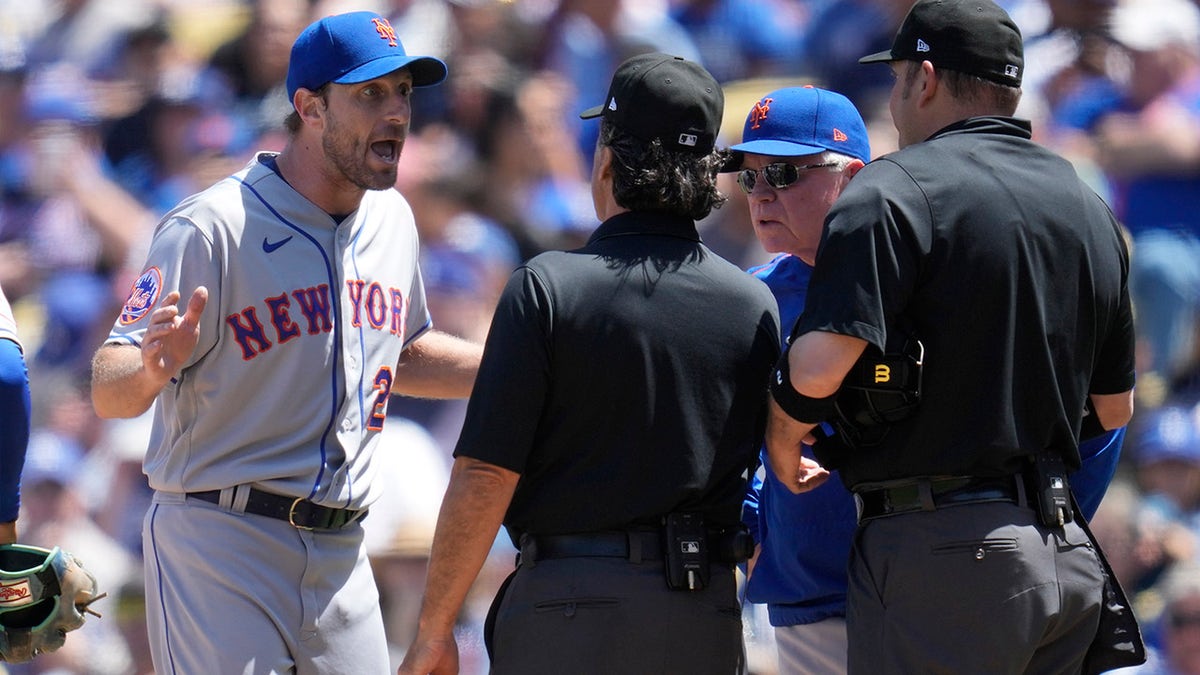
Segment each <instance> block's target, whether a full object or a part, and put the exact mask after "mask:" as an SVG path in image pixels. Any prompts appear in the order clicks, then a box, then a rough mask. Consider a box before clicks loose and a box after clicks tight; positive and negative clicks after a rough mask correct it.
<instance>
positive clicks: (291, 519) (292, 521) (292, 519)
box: [288, 497, 314, 532]
mask: <svg viewBox="0 0 1200 675" xmlns="http://www.w3.org/2000/svg"><path fill="white" fill-rule="evenodd" d="M302 502H304V499H303V498H301V497H297V498H296V499H295V500H294V501H293V502H292V507H291V508H289V509H288V525H291V526H292V527H294V528H296V529H297V530H307V531H309V532H312V531H313V529H314V528H313V527H312V526H311V525H301V524H299V523H297V522H296V507H297V506H299V505H300V504H301V503H302Z"/></svg>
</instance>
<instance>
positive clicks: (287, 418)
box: [108, 153, 431, 509]
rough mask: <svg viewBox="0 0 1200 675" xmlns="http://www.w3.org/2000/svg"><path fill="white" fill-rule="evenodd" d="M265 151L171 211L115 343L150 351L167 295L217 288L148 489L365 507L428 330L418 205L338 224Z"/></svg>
mask: <svg viewBox="0 0 1200 675" xmlns="http://www.w3.org/2000/svg"><path fill="white" fill-rule="evenodd" d="M268 156H269V154H266V153H264V154H260V155H259V156H258V157H256V158H255V159H254V160H253V161H251V162H250V164H249V165H247V166H246V167H245V168H244V169H243V170H242V171H240V172H239V173H236V174H234V175H233V176H230V177H229V178H226V179H224V180H222V181H220V182H218V183H216V184H215V185H214V186H212V187H211V188H209V189H208V190H205V191H204V192H201V193H200V194H198V195H195V196H193V197H190V198H188V199H186V200H185V201H183V202H182V203H180V204H179V206H177V207H176V208H175V209H174V210H172V211H171V212H170V213H168V214H167V215H166V216H164V218H163V219H162V221H161V222H160V224H159V225H158V227H157V229H156V230H155V232H154V238H153V241H152V243H151V246H150V252H149V255H148V261H147V263H146V267H145V270H144V272H143V273H142V275H141V277H140V278H138V280H137V281H136V282H135V283H134V285H133V288H132V290H131V292H130V295H129V299H128V300H127V302H126V304H125V307H124V308H123V309H122V312H121V315H120V316H119V317H118V319H117V321H116V324H115V325H114V327H113V330H112V332H111V333H110V335H109V338H108V342H109V343H127V344H140V342H141V340H142V337H143V335H144V333H145V330H146V328H147V326H148V324H149V317H150V314H151V312H152V311H153V310H154V308H155V307H156V306H157V305H158V303H159V302H161V299H162V297H163V296H165V295H166V294H167V293H168V292H170V291H172V290H178V291H179V293H180V294H181V296H182V298H183V299H182V300H181V303H183V304H186V302H187V298H188V297H189V296H190V294H191V293H192V291H193V289H195V288H196V287H197V286H205V287H207V288H208V291H209V300H208V305H207V307H206V308H205V310H204V312H203V314H202V316H201V319H200V339H199V344H198V345H197V346H196V349H195V352H194V353H193V355H192V358H191V360H190V361H189V362H188V363H186V364H185V366H184V367H183V369H182V370H181V371H180V373H179V376H178V377H177V378H176V379H174V380H172V381H171V382H170V383H169V384H168V385H167V386H166V387H164V389H163V391H162V392H161V394H160V395H159V397H158V406H157V413H156V415H157V417H156V419H155V423H154V430H153V433H152V436H151V442H150V448H149V452H148V453H147V455H146V460H145V470H146V473H147V475H148V476H149V482H150V486H151V487H153V488H154V489H156V490H161V491H167V492H193V491H201V490H215V489H224V488H229V487H232V486H236V485H242V484H253V485H255V486H257V487H260V488H262V489H265V490H268V491H271V492H275V493H279V494H286V495H291V496H295V497H305V498H309V499H311V500H313V501H315V502H317V503H320V504H324V505H327V506H333V507H340V508H352V509H361V508H363V507H365V506H367V505H369V504H370V503H371V502H373V501H374V500H375V499H376V498H377V497H378V493H379V491H380V490H381V489H382V486H381V485H376V483H377V481H375V480H374V474H375V469H376V464H375V463H373V462H371V453H372V451H373V449H374V447H375V445H376V441H377V439H378V435H379V431H380V430H381V429H382V428H383V424H384V417H385V413H386V409H387V402H388V396H389V394H390V393H391V391H392V388H393V382H394V379H395V377H396V364H397V362H398V360H399V357H400V353H401V351H402V350H403V349H404V348H405V347H406V346H407V345H409V344H411V343H412V341H413V340H414V339H416V338H417V337H418V336H419V335H420V334H421V333H423V332H424V331H425V330H426V329H428V328H429V327H430V326H431V321H430V317H429V312H428V310H427V308H426V305H425V290H424V286H423V284H422V281H421V274H420V270H419V268H418V266H417V250H418V246H417V233H416V228H415V226H414V223H413V216H412V210H411V209H410V208H409V205H408V203H407V202H406V201H405V200H404V198H403V197H402V196H401V195H400V194H399V193H398V192H396V191H395V190H384V191H368V192H367V193H366V195H365V196H364V197H363V200H362V203H361V205H360V206H359V208H358V209H357V210H356V211H354V212H353V213H351V214H349V215H348V216H347V217H346V218H345V220H343V221H342V222H341V223H340V224H338V223H336V222H335V220H334V219H333V218H331V217H330V216H329V215H328V214H326V213H325V212H324V211H322V210H321V209H320V208H318V207H317V206H316V205H314V204H313V203H311V202H309V201H308V200H306V199H304V198H303V197H302V196H300V195H299V194H298V193H296V191H295V190H293V189H292V187H291V186H289V185H288V184H287V183H286V182H285V181H284V180H283V179H282V178H281V177H280V176H279V175H278V174H277V173H276V172H275V171H273V170H272V169H271V168H270V167H269V166H267V165H265V164H263V160H264V159H266V157H268Z"/></svg>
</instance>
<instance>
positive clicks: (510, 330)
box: [400, 54, 779, 675]
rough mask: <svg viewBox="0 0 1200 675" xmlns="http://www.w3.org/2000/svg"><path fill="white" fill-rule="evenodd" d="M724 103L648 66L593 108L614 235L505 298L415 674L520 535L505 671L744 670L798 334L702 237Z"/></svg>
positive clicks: (663, 68)
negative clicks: (747, 525)
mask: <svg viewBox="0 0 1200 675" xmlns="http://www.w3.org/2000/svg"><path fill="white" fill-rule="evenodd" d="M723 104H724V95H723V94H722V92H721V89H720V87H719V85H718V84H717V82H716V81H715V80H714V79H713V78H712V76H711V75H709V74H708V73H707V72H705V71H704V70H703V69H702V68H701V67H700V66H698V65H696V64H694V63H691V62H688V61H685V60H683V59H680V58H677V57H672V56H667V55H664V54H645V55H641V56H636V57H633V58H631V59H629V60H628V61H626V62H625V63H623V64H622V65H621V66H620V67H619V68H618V70H617V72H616V74H615V75H614V77H613V80H612V83H611V86H610V89H609V94H608V97H607V99H606V100H605V101H604V102H603V104H601V105H600V106H597V107H596V108H594V109H592V110H589V111H585V112H584V113H583V115H582V117H584V118H592V117H600V118H601V121H600V125H601V126H600V138H599V141H598V143H597V146H596V152H595V156H594V159H593V161H594V168H593V171H592V195H593V200H594V202H595V207H596V215H597V216H598V217H599V218H600V219H601V220H602V221H603V222H602V224H601V225H600V226H599V228H598V229H597V230H596V231H595V233H594V234H593V235H592V236H591V238H590V239H589V241H588V243H587V244H586V245H585V246H584V247H583V248H580V249H578V250H574V251H566V252H550V253H544V254H542V255H539V256H537V257H535V258H533V259H532V260H530V261H529V262H528V263H526V264H525V265H524V266H522V267H520V268H519V269H518V270H517V271H516V272H515V273H514V274H513V276H512V278H511V279H510V280H509V283H508V287H507V288H506V289H505V291H504V294H503V296H502V298H501V299H500V303H499V306H498V307H497V309H496V314H495V317H494V319H493V322H492V326H491V330H490V332H489V334H488V338H487V342H486V346H485V348H484V355H483V361H482V364H481V365H480V370H479V376H478V378H477V380H476V383H475V389H474V392H473V393H472V396H471V401H470V405H469V407H468V410H467V417H466V421H465V423H464V427H463V431H462V436H461V437H460V438H459V441H458V446H457V448H456V449H455V458H456V459H455V463H454V469H453V473H452V476H451V481H450V486H449V488H448V490H447V493H446V497H445V500H444V502H443V504H442V511H441V515H440V517H439V519H438V525H437V533H436V536H435V538H434V543H433V551H432V557H431V560H430V567H429V576H428V581H427V585H426V590H425V598H424V602H423V605H422V612H421V619H420V630H419V632H418V636H417V639H416V641H415V642H414V644H413V646H412V648H411V649H410V650H409V652H408V654H407V655H406V657H405V662H404V665H402V666H401V668H400V672H401V673H426V672H430V671H433V672H439V671H438V670H437V668H438V667H444V666H447V665H450V664H454V663H456V661H457V647H456V645H455V644H454V641H453V634H452V629H453V626H454V622H455V620H456V618H457V615H458V612H459V609H460V607H461V604H462V602H463V599H464V597H465V595H466V593H467V590H468V588H469V587H470V585H471V583H472V580H473V579H474V578H475V576H476V574H477V573H478V571H479V569H480V566H481V565H482V563H483V562H484V559H485V557H486V556H487V553H488V549H489V548H490V546H491V544H492V541H493V539H494V537H495V534H496V531H497V528H498V527H499V525H500V524H501V521H502V520H503V524H504V526H505V528H506V529H507V531H508V534H509V536H510V537H511V538H512V541H513V543H514V544H515V545H517V546H518V547H519V548H520V557H519V562H518V566H517V569H516V570H515V571H514V572H513V574H512V575H511V576H510V577H509V578H508V580H507V581H506V583H505V587H504V588H503V589H502V590H501V591H500V593H499V594H498V595H497V598H496V600H495V601H494V603H493V606H492V614H493V617H492V620H491V621H489V624H490V625H489V628H488V631H487V632H488V635H489V638H490V640H489V642H490V645H489V646H490V654H491V659H492V672H493V673H498V674H503V673H597V674H604V675H610V674H612V673H622V674H629V673H692V674H694V673H701V674H703V673H713V674H733V673H738V672H740V669H741V667H742V664H743V656H742V625H741V618H740V617H741V611H740V608H739V605H738V600H737V595H736V582H735V576H734V565H733V563H734V561H735V560H736V559H737V558H739V557H741V556H739V555H737V554H736V553H737V552H735V550H734V548H735V547H734V546H733V545H732V542H733V541H734V540H735V538H734V536H733V535H734V533H736V531H737V528H738V522H739V513H740V508H741V499H742V496H743V494H744V489H745V486H746V480H745V476H744V473H745V472H746V470H747V466H748V465H749V464H750V463H751V462H752V461H753V460H754V455H755V448H756V443H758V441H759V439H760V438H761V433H762V429H763V425H764V424H765V410H766V387H765V383H766V381H767V377H768V375H769V374H770V371H771V367H772V365H773V363H774V361H775V359H776V357H777V355H778V338H777V335H778V333H777V330H778V323H779V319H778V312H777V309H776V304H775V300H774V298H773V297H772V296H771V294H770V292H769V291H768V290H767V287H766V286H765V285H763V284H762V283H761V282H759V281H758V280H756V279H754V278H753V277H750V276H749V275H747V274H745V273H744V272H742V271H741V270H740V269H739V268H738V267H736V266H735V265H733V264H731V263H729V262H727V261H725V260H723V259H722V258H720V257H718V256H717V255H716V254H714V253H713V252H712V251H711V250H709V249H708V248H707V247H706V246H705V245H704V244H703V243H701V241H700V236H699V235H698V233H697V231H696V225H695V221H696V220H697V219H700V218H703V217H704V216H706V215H707V214H708V213H709V211H710V210H711V209H712V208H714V207H716V206H719V205H720V204H721V203H722V202H723V201H724V199H725V198H724V196H723V195H721V194H720V193H719V192H718V191H717V188H716V175H717V171H718V169H719V168H720V166H721V165H722V163H723V161H724V160H725V158H726V156H727V153H726V152H725V151H720V150H716V149H715V146H714V144H715V139H716V135H717V130H718V127H719V125H720V122H721V114H722V110H723ZM666 521H669V522H670V525H669V527H668V528H666V529H664V522H666ZM667 541H669V542H670V546H669V547H668V548H669V550H671V551H674V552H678V553H679V555H678V556H676V555H669V556H665V555H664V544H665V543H666V542H667ZM741 553H742V555H747V554H748V553H749V551H741ZM668 579H670V580H671V581H670V583H669V581H668ZM672 585H673V586H674V587H672Z"/></svg>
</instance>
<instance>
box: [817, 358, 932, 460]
mask: <svg viewBox="0 0 1200 675" xmlns="http://www.w3.org/2000/svg"><path fill="white" fill-rule="evenodd" d="M924 363H925V346H924V345H923V344H921V341H920V340H918V339H916V338H915V337H907V338H905V340H904V344H903V346H902V347H901V348H900V349H898V350H896V351H890V350H889V351H888V353H886V354H884V353H880V351H879V350H878V349H876V348H874V347H869V348H868V350H867V352H866V353H864V354H863V355H862V357H861V358H859V360H858V361H857V362H856V363H855V364H854V367H853V368H851V369H850V372H849V373H847V374H846V379H845V380H843V381H842V387H841V389H839V390H838V394H837V399H836V400H835V402H834V413H835V414H834V415H833V416H831V417H830V419H829V420H828V422H829V426H830V427H832V429H833V432H834V433H833V436H834V437H836V441H837V442H836V445H838V446H841V449H848V450H854V449H857V448H866V447H871V446H874V445H878V444H879V443H881V442H882V441H883V439H884V437H885V436H886V435H887V432H888V430H889V429H890V428H891V426H892V425H893V424H895V423H896V422H899V421H900V420H903V419H905V418H907V417H909V416H910V415H912V413H913V411H914V410H916V408H917V406H918V405H919V404H920V402H921V368H922V367H923V365H924ZM824 431H825V433H824V435H825V438H826V439H829V436H830V435H829V434H828V430H824ZM817 435H818V438H820V437H821V436H822V429H821V428H820V427H818V429H817ZM822 442H823V441H822ZM820 445H821V442H818V447H817V448H815V450H816V451H817V453H818V459H820V460H821V463H822V464H824V465H825V466H826V468H836V464H837V462H836V461H834V462H833V465H834V466H831V465H830V464H829V463H827V462H826V460H825V459H824V458H822V456H821V455H823V454H827V453H822V452H821V450H822V448H820V447H819V446H820ZM829 445H831V446H832V445H835V444H829Z"/></svg>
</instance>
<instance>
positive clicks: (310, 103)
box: [292, 87, 325, 125]
mask: <svg viewBox="0 0 1200 675" xmlns="http://www.w3.org/2000/svg"><path fill="white" fill-rule="evenodd" d="M292 105H293V106H295V108H296V113H297V114H299V115H300V119H301V120H302V121H303V122H304V123H305V124H309V123H315V124H318V125H319V124H320V123H321V122H322V119H323V117H324V114H325V96H324V95H323V94H322V93H321V92H317V91H313V90H311V89H305V88H304V87H300V88H299V89H297V90H296V93H295V94H294V95H293V96H292Z"/></svg>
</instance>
